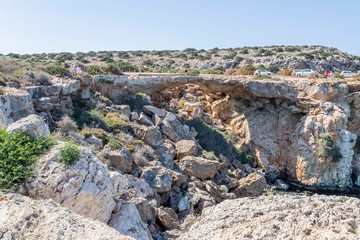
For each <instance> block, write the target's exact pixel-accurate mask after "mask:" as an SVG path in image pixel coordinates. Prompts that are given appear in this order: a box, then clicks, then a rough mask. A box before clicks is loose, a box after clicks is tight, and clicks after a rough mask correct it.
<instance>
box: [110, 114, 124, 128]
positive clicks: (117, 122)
mask: <svg viewBox="0 0 360 240" xmlns="http://www.w3.org/2000/svg"><path fill="white" fill-rule="evenodd" d="M104 120H105V122H106V123H107V124H108V125H109V126H110V127H111V128H121V127H127V126H129V125H130V124H129V123H128V122H126V121H125V120H123V119H122V118H121V116H120V114H118V113H108V114H106V116H105V119H104Z"/></svg>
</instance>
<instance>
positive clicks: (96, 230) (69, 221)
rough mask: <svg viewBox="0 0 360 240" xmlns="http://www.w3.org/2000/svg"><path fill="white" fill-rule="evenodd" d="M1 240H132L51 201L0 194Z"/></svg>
mask: <svg viewBox="0 0 360 240" xmlns="http://www.w3.org/2000/svg"><path fill="white" fill-rule="evenodd" d="M0 216H1V217H0V238H1V239H28V240H38V239H48V240H50V239H79V240H82V239H83V240H87V239H94V240H95V239H96V240H97V239H98V240H100V239H101V240H122V239H124V240H125V239H129V240H130V239H133V238H131V237H128V236H124V235H122V234H120V233H119V232H118V231H116V230H115V229H112V228H111V227H109V226H107V225H105V224H104V223H101V222H98V221H94V220H92V219H88V218H84V217H82V216H80V215H77V214H75V213H73V212H72V211H70V210H69V209H67V208H64V207H61V206H60V205H59V204H58V203H56V202H54V201H53V200H33V199H31V198H28V197H24V196H21V195H17V194H2V195H1V194H0Z"/></svg>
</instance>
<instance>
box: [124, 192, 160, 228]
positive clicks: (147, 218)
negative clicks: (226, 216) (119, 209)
mask: <svg viewBox="0 0 360 240" xmlns="http://www.w3.org/2000/svg"><path fill="white" fill-rule="evenodd" d="M130 203H133V204H135V206H136V209H137V210H138V212H139V215H140V217H141V219H142V220H143V221H144V223H155V220H156V219H155V217H156V211H155V208H153V207H152V206H151V205H150V203H149V201H148V200H146V198H144V197H136V198H132V199H130Z"/></svg>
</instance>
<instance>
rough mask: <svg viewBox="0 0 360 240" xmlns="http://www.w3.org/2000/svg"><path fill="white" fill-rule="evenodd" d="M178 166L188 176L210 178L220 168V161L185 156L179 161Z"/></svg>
mask: <svg viewBox="0 0 360 240" xmlns="http://www.w3.org/2000/svg"><path fill="white" fill-rule="evenodd" d="M178 166H179V168H180V169H181V171H182V172H183V173H184V174H185V175H186V176H188V177H197V178H200V179H210V178H213V177H214V176H215V174H216V173H217V172H218V170H219V169H220V168H221V163H219V162H217V161H213V160H208V159H205V158H201V157H192V156H187V157H184V158H183V159H181V160H180V161H179V163H178Z"/></svg>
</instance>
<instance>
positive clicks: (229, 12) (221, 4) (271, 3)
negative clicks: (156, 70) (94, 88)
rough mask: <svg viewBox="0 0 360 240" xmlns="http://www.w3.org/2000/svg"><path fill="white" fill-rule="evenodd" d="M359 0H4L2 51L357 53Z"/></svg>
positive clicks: (1, 6)
mask: <svg viewBox="0 0 360 240" xmlns="http://www.w3.org/2000/svg"><path fill="white" fill-rule="evenodd" d="M359 9H360V1H358V0H342V1H338V0H327V1H325V0H316V1H315V0H311V1H310V0H301V1H294V0H251V1H250V0H246V1H245V0H222V1H220V0H217V1H215V0H178V1H174V0H173V1H171V0H117V1H116V0H102V1H101V0H96V1H95V0H0V19H1V20H0V53H4V54H7V53H9V52H15V53H42V52H62V51H66V52H77V51H90V50H94V51H99V50H118V51H120V50H163V49H179V50H182V49H185V48H187V47H193V48H197V49H202V48H203V49H209V48H214V47H219V48H228V47H243V46H264V45H324V46H329V47H336V48H338V49H340V50H342V51H346V52H349V53H352V54H355V55H360V30H359V28H360V26H359V23H360V14H359Z"/></svg>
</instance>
